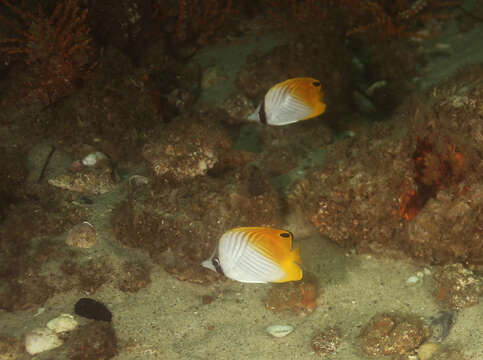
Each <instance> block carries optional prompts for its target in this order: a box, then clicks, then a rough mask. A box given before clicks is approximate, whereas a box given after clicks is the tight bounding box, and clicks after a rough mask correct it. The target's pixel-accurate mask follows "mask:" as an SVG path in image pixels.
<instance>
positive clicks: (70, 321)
mask: <svg viewBox="0 0 483 360" xmlns="http://www.w3.org/2000/svg"><path fill="white" fill-rule="evenodd" d="M47 327H48V328H49V329H50V330H53V331H55V332H56V333H57V334H59V333H63V332H66V331H72V330H74V329H75V328H76V327H77V321H76V320H75V319H74V316H72V315H70V314H61V315H60V316H58V317H56V318H55V319H52V320H50V321H49V322H48V323H47Z"/></svg>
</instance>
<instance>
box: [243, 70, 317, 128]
mask: <svg viewBox="0 0 483 360" xmlns="http://www.w3.org/2000/svg"><path fill="white" fill-rule="evenodd" d="M325 107H326V105H325V103H324V92H323V90H322V85H321V83H320V81H319V80H316V79H313V78H310V77H298V78H293V79H288V80H285V81H283V82H281V83H278V84H276V85H274V86H272V87H271V88H270V90H268V92H267V93H266V95H265V97H264V99H263V100H262V102H261V103H260V105H258V107H257V109H256V110H255V112H254V113H253V114H252V115H250V116H249V117H248V119H249V120H254V121H258V122H261V123H262V124H266V125H276V126H281V125H287V124H292V123H294V122H297V121H300V120H307V119H311V118H314V117H316V116H319V115H320V114H322V113H323V112H324V111H325Z"/></svg>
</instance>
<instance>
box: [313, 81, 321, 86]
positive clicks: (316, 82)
mask: <svg viewBox="0 0 483 360" xmlns="http://www.w3.org/2000/svg"><path fill="white" fill-rule="evenodd" d="M312 85H314V86H315V87H319V86H320V81H314V82H313V83H312Z"/></svg>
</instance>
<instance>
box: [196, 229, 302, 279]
mask: <svg viewBox="0 0 483 360" xmlns="http://www.w3.org/2000/svg"><path fill="white" fill-rule="evenodd" d="M292 243H293V235H292V233H291V232H290V231H286V230H281V229H274V228H268V227H240V228H235V229H232V230H229V231H227V232H226V233H224V234H223V235H222V236H221V238H220V240H219V241H218V245H217V247H216V249H215V251H214V253H213V255H212V256H211V257H210V258H209V259H208V260H205V261H203V263H202V265H203V266H204V267H206V268H208V269H211V270H213V271H216V272H218V273H220V274H223V275H225V276H226V277H228V278H230V279H233V280H236V281H240V282H245V283H268V282H274V283H281V282H287V281H297V280H300V279H302V276H303V271H302V268H301V265H302V261H301V260H300V253H299V249H298V248H295V249H293V248H292V245H293V244H292Z"/></svg>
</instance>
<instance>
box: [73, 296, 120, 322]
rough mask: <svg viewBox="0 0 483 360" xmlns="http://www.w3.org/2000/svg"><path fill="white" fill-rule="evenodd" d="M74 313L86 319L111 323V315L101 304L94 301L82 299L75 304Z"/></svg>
mask: <svg viewBox="0 0 483 360" xmlns="http://www.w3.org/2000/svg"><path fill="white" fill-rule="evenodd" d="M74 312H75V313H76V314H77V315H79V316H83V317H85V318H88V319H93V320H101V321H107V322H111V319H112V314H111V312H110V311H109V309H108V308H107V306H106V305H104V304H103V303H101V302H99V301H96V300H94V299H89V298H82V299H80V300H79V301H77V302H76V303H75V306H74Z"/></svg>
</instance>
